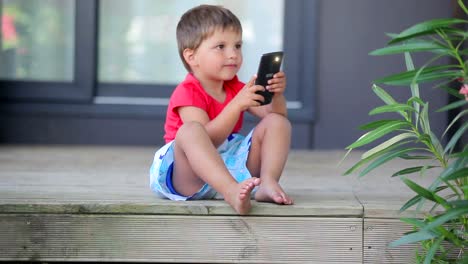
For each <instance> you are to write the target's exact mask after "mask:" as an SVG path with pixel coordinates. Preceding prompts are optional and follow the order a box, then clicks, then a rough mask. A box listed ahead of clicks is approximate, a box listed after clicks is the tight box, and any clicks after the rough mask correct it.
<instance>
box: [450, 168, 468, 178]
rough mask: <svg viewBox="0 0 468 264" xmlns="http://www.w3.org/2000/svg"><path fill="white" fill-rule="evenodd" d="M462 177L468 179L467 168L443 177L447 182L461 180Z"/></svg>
mask: <svg viewBox="0 0 468 264" xmlns="http://www.w3.org/2000/svg"><path fill="white" fill-rule="evenodd" d="M462 177H468V168H463V169H460V170H457V171H455V172H453V173H451V174H449V175H446V176H445V177H444V179H445V180H447V181H452V180H456V179H458V178H462Z"/></svg>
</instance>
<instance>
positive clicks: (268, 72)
mask: <svg viewBox="0 0 468 264" xmlns="http://www.w3.org/2000/svg"><path fill="white" fill-rule="evenodd" d="M282 61H283V52H282V51H276V52H270V53H265V54H263V55H262V57H261V59H260V63H259V65H258V71H257V79H256V80H255V84H256V85H262V86H263V87H266V86H267V85H268V80H270V79H272V78H273V75H275V73H277V72H279V71H280V68H281V63H282ZM256 93H257V94H261V95H262V96H263V98H264V99H265V100H264V101H263V102H260V103H261V105H266V104H269V103H271V100H272V99H273V95H274V93H273V92H270V91H268V90H267V89H264V90H263V91H257V92H256Z"/></svg>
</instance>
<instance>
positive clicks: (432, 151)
mask: <svg viewBox="0 0 468 264" xmlns="http://www.w3.org/2000/svg"><path fill="white" fill-rule="evenodd" d="M458 4H459V6H460V8H461V9H462V10H463V12H464V17H466V16H467V15H468V9H467V8H466V6H465V5H464V3H463V0H458ZM466 24H468V20H466V19H457V18H448V19H435V20H430V21H425V22H422V23H419V24H416V25H414V26H412V27H409V28H408V29H406V30H404V31H402V32H401V33H400V34H389V36H390V37H391V40H390V41H389V43H388V45H387V46H386V47H384V48H381V49H378V50H375V51H373V52H371V53H370V54H371V55H377V56H379V55H390V54H404V57H405V63H406V68H407V71H405V72H402V73H399V74H394V75H390V76H387V77H384V78H381V79H378V80H376V81H375V84H374V85H373V87H372V90H373V91H374V93H375V94H376V95H377V96H378V97H379V98H380V99H382V101H383V102H384V103H385V105H383V106H379V107H377V108H375V109H373V110H372V111H370V113H369V114H370V115H376V114H382V113H394V114H396V116H397V117H398V118H394V119H381V120H378V121H374V122H371V123H368V124H365V125H363V126H361V127H360V128H361V129H363V130H366V131H368V132H367V133H365V134H364V135H363V136H361V137H360V138H359V139H358V140H357V141H355V142H354V143H352V144H351V145H349V146H348V147H347V148H346V149H348V153H347V154H349V152H350V151H351V150H353V149H356V148H360V147H363V146H365V145H367V144H369V143H372V142H374V143H375V142H376V141H377V140H381V141H383V140H382V138H383V137H384V136H389V135H391V134H395V135H394V136H393V137H391V138H390V139H388V140H385V141H384V142H382V143H380V144H379V145H377V146H376V147H374V148H372V149H370V150H368V151H367V152H365V153H364V154H363V155H362V157H361V160H360V161H359V162H357V163H356V164H355V165H354V166H352V167H351V168H350V169H348V170H347V171H346V172H345V173H344V174H345V175H348V174H351V173H354V172H356V171H357V170H360V172H359V175H360V176H364V175H366V174H368V173H369V172H370V171H372V170H374V169H376V168H378V167H379V166H380V165H382V164H384V163H386V162H388V161H390V160H393V159H395V158H402V159H414V160H419V162H420V163H421V165H420V166H417V167H411V168H405V169H402V170H400V171H397V172H395V173H394V174H393V175H392V176H398V177H400V178H401V179H402V181H403V182H404V183H405V184H406V185H407V186H408V187H409V188H411V190H413V191H414V192H415V193H416V195H415V196H414V197H413V198H412V199H410V200H409V201H407V202H406V203H405V204H404V205H403V206H402V208H401V211H405V210H407V209H408V208H410V207H413V206H416V210H418V211H419V210H421V208H422V204H423V203H424V202H430V203H433V205H434V206H433V207H432V209H431V210H429V212H426V213H425V217H424V218H423V219H413V218H402V219H401V220H402V221H404V222H406V223H408V224H410V225H412V226H413V227H414V230H415V231H413V232H410V233H407V234H405V235H404V236H403V237H401V238H400V239H398V240H396V241H393V242H392V243H391V245H390V246H398V245H402V244H408V243H419V245H420V247H419V250H418V251H417V253H416V254H417V256H416V260H417V261H418V262H420V263H453V262H458V263H468V252H467V250H468V239H467V238H468V231H467V230H468V146H462V147H461V149H457V147H456V146H457V142H459V141H460V138H461V137H462V135H463V134H464V133H466V131H467V130H468V121H466V119H465V121H463V117H464V116H466V115H467V114H468V109H466V105H467V104H468V98H467V96H468V62H467V61H466V60H464V58H466V55H468V49H467V47H466V46H465V45H466V39H467V38H468V32H467V31H466V30H463V29H460V28H457V26H461V27H462V28H464V27H465V25H466ZM416 52H426V53H429V54H432V56H431V58H430V59H429V60H428V61H427V62H426V63H425V64H424V65H422V66H421V67H419V68H415V66H414V64H413V60H412V57H411V54H412V53H416ZM443 57H445V58H446V57H449V58H450V61H452V62H453V63H451V64H448V65H444V64H436V62H437V61H440V58H443ZM423 82H435V83H437V84H436V87H438V88H440V89H443V90H444V91H446V92H448V93H449V94H451V95H453V96H455V97H456V98H457V101H456V102H453V103H451V104H448V105H446V106H445V107H443V108H441V109H439V110H438V111H448V110H451V109H455V108H462V109H463V108H465V110H463V111H460V112H459V114H458V115H457V116H456V117H455V118H453V120H451V123H450V124H449V125H448V127H447V130H446V131H445V133H444V135H442V136H440V137H438V136H437V135H435V134H434V133H433V131H432V130H431V126H430V122H429V114H430V111H429V102H425V101H424V100H423V99H422V98H421V96H420V91H419V84H420V83H423ZM382 84H384V85H390V86H409V87H410V89H411V98H409V99H408V100H407V101H406V102H397V101H396V100H395V99H394V98H393V97H392V96H391V95H390V94H389V93H387V92H386V91H385V90H384V89H383V88H381V87H379V86H378V85H382ZM454 84H455V86H457V87H455V88H454V87H453V86H454ZM465 118H466V117H465ZM456 122H459V123H460V122H461V125H459V127H458V128H456V129H454V126H453V124H455V123H456ZM452 130H455V131H453V132H454V133H452V135H451V136H449V138H447V139H446V140H447V143H446V144H445V146H443V144H442V142H443V141H442V140H441V139H442V137H443V136H446V137H447V131H450V132H452ZM345 157H346V156H345ZM434 168H438V170H439V171H441V172H440V174H437V178H436V180H435V181H434V182H433V183H432V184H431V185H430V186H426V187H423V186H421V185H418V184H417V183H416V182H414V181H412V180H411V179H409V178H408V175H409V174H415V173H419V174H420V175H424V174H425V173H426V172H427V171H428V170H433V169H434ZM454 255H455V259H453V256H454ZM451 256H452V257H451ZM451 258H452V259H451Z"/></svg>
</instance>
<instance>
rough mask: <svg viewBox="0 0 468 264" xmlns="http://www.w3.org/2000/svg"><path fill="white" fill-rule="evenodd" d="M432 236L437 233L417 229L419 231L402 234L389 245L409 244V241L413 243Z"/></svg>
mask: <svg viewBox="0 0 468 264" xmlns="http://www.w3.org/2000/svg"><path fill="white" fill-rule="evenodd" d="M434 237H437V235H436V234H434V233H430V232H427V231H419V232H415V233H411V234H408V235H404V236H402V237H401V238H400V239H398V240H395V241H393V242H391V243H390V244H389V246H390V247H397V246H401V245H406V244H411V243H415V242H419V241H423V240H428V239H432V238H434Z"/></svg>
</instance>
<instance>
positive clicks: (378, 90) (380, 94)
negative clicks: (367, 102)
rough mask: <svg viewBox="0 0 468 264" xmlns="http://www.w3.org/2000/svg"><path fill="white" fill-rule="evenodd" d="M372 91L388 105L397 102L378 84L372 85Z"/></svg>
mask: <svg viewBox="0 0 468 264" xmlns="http://www.w3.org/2000/svg"><path fill="white" fill-rule="evenodd" d="M372 91H374V93H375V94H376V95H377V96H378V97H379V98H380V99H382V101H384V102H385V103H386V104H388V105H391V104H396V103H397V102H396V101H395V99H393V97H392V96H391V95H390V94H388V93H387V92H386V91H385V90H384V89H382V88H381V87H379V86H378V85H375V84H374V85H372Z"/></svg>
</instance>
